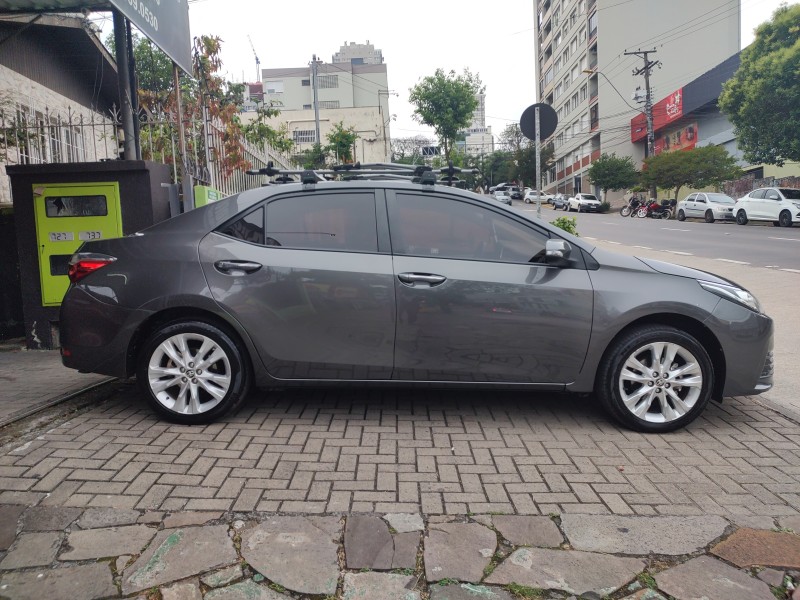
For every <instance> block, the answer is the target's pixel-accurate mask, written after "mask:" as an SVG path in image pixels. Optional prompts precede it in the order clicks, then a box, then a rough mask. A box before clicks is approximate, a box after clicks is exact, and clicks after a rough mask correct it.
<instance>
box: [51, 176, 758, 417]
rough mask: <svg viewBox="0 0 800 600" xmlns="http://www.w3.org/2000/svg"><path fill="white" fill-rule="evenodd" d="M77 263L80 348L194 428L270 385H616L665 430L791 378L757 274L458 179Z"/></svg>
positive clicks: (191, 222)
mask: <svg viewBox="0 0 800 600" xmlns="http://www.w3.org/2000/svg"><path fill="white" fill-rule="evenodd" d="M423 181H424V180H423ZM529 215H530V216H529ZM69 276H70V280H71V282H72V283H71V285H70V287H69V290H68V291H67V294H66V297H65V298H64V301H63V304H62V306H61V343H62V349H61V352H62V357H63V362H64V364H65V365H66V366H67V367H71V368H74V369H78V370H80V371H84V372H95V373H102V374H107V375H113V376H117V377H131V376H134V375H135V376H136V379H137V382H138V385H139V387H140V389H141V394H142V396H143V398H145V399H146V401H147V402H149V404H150V405H151V406H152V408H153V409H154V410H155V411H157V412H158V413H159V414H161V415H163V416H164V417H165V418H167V419H170V420H173V421H177V422H180V423H187V424H194V423H206V422H209V421H213V420H215V419H219V418H220V417H222V416H223V415H225V414H227V413H229V412H230V411H233V410H235V409H236V408H237V407H238V406H239V405H240V404H241V402H242V401H243V400H244V398H245V397H246V395H247V393H248V390H250V389H251V388H252V387H253V386H258V387H260V388H263V389H266V390H269V388H271V387H281V388H285V387H288V386H293V385H295V386H302V385H309V384H313V385H317V386H319V385H359V386H364V385H370V384H373V385H378V384H380V385H384V384H387V383H388V384H394V385H397V386H414V385H424V386H428V387H430V386H441V387H448V388H484V389H487V388H488V389H509V388H511V389H517V390H527V391H529V392H531V402H534V401H535V398H534V394H533V392H562V391H569V392H577V393H588V392H594V393H595V395H594V397H595V398H596V399H597V401H598V402H599V403H600V404H601V405H602V406H603V407H604V408H605V409H606V410H607V411H608V413H609V414H610V415H611V416H612V417H613V418H614V419H616V420H618V421H619V422H621V423H623V424H625V425H627V426H628V427H631V428H634V429H637V430H641V431H646V432H665V431H670V430H674V429H677V428H679V427H682V426H684V425H686V424H688V423H690V422H691V421H692V420H693V419H695V418H696V417H697V416H698V415H699V414H700V413H701V412H702V411H703V409H704V408H705V407H706V405H707V404H708V402H709V401H710V400H711V399H712V398H713V399H716V400H721V399H722V397H723V396H739V395H747V394H756V393H760V392H763V391H765V390H768V389H769V388H770V387H771V385H772V374H773V362H772V361H773V359H772V335H773V324H772V320H771V319H770V318H769V317H768V316H767V315H765V314H764V312H763V310H762V308H761V306H760V305H759V303H758V301H757V300H756V299H755V298H754V297H753V296H752V295H751V294H750V293H749V292H748V291H747V290H745V289H743V288H742V287H741V286H738V285H736V284H735V283H733V282H731V281H728V280H726V279H722V278H720V277H717V276H715V275H712V274H710V273H705V272H701V271H696V270H693V269H689V268H685V267H680V266H675V265H672V264H668V263H663V262H659V261H655V260H648V259H643V258H636V257H629V256H623V255H620V254H615V253H613V252H609V251H606V250H603V249H600V248H598V247H595V246H593V245H592V244H591V243H590V242H589V241H587V240H584V239H582V238H577V237H573V236H571V235H570V234H568V233H566V232H564V231H562V230H561V229H558V228H555V227H554V226H552V225H550V224H549V223H547V222H545V221H544V220H540V219H537V218H535V217H534V216H533V215H532V213H522V212H521V211H517V210H515V209H513V208H510V207H506V206H504V205H502V204H500V203H498V202H496V201H495V200H492V199H490V198H485V197H481V196H479V195H476V194H473V193H471V192H468V191H463V190H458V189H454V188H451V187H445V186H440V185H438V184H430V183H412V182H410V181H391V180H385V181H355V180H353V181H330V182H319V183H316V184H309V183H306V184H287V185H281V186H269V187H261V188H258V189H253V190H250V191H247V192H243V193H240V194H237V195H234V196H231V197H229V198H226V199H223V200H221V201H219V202H216V203H214V204H211V205H208V206H205V207H202V208H199V209H196V210H192V211H191V212H187V213H185V214H183V215H181V216H179V217H175V218H173V219H170V220H168V221H165V222H163V223H159V224H157V225H155V226H153V227H150V228H149V229H146V230H144V231H142V232H140V233H137V234H134V235H132V236H128V237H125V238H120V239H108V240H98V241H91V242H86V243H85V244H84V245H83V246H82V247H81V248H80V249H79V251H78V253H77V254H75V255H74V256H73V257H72V260H71V263H70V268H69Z"/></svg>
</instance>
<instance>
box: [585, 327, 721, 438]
mask: <svg viewBox="0 0 800 600" xmlns="http://www.w3.org/2000/svg"><path fill="white" fill-rule="evenodd" d="M670 353H671V354H672V357H671V358H669V363H670V364H668V365H667V364H661V363H662V361H663V360H664V359H665V358H667V357H668V355H669V354H670ZM641 366H644V367H650V368H651V369H653V370H652V371H647V372H642V371H641V369H640V368H639V367H641ZM654 366H655V367H656V368H653V367H654ZM654 373H657V374H658V376H653V375H654ZM664 374H666V375H667V377H663V375H664ZM643 375H644V381H643V377H642V376H643ZM698 379H699V381H697V380H698ZM680 382H683V383H684V384H683V385H680ZM713 387H714V366H713V364H712V363H711V359H710V358H709V356H708V353H707V352H706V350H705V348H703V346H702V345H701V344H700V342H698V341H697V340H696V339H695V338H694V337H693V336H692V335H690V334H688V333H686V332H685V331H681V330H679V329H676V328H674V327H669V326H666V325H643V326H640V327H636V328H634V329H632V330H630V331H628V332H626V333H624V334H622V335H621V336H619V337H618V338H617V339H616V340H614V341H613V342H612V343H611V344H610V345H609V347H608V348H607V349H606V353H605V355H604V356H603V360H602V361H601V362H600V365H599V367H598V371H597V380H596V388H595V389H596V392H597V395H598V397H599V399H600V402H601V404H602V405H603V407H604V408H605V409H606V411H608V413H609V414H610V415H611V416H612V417H613V418H614V419H615V420H617V421H618V422H620V423H622V424H623V425H626V426H628V427H631V428H632V429H635V430H637V431H643V432H650V433H664V432H667V431H674V430H676V429H680V428H681V427H685V426H686V425H688V424H689V423H691V422H692V421H693V420H694V419H696V418H697V416H698V415H699V414H700V413H701V412H703V409H704V408H705V407H706V405H707V404H708V401H709V400H710V399H711V393H712V391H713ZM647 390H652V391H647ZM626 401H627V404H626ZM629 406H630V408H629Z"/></svg>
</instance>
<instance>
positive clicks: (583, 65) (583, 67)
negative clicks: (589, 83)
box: [580, 54, 589, 71]
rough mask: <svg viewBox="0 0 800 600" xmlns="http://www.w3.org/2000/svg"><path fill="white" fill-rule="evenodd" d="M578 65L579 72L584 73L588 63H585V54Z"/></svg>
mask: <svg viewBox="0 0 800 600" xmlns="http://www.w3.org/2000/svg"><path fill="white" fill-rule="evenodd" d="M580 64H581V71H585V70H586V69H588V68H589V63H588V62H586V55H585V54H584V55H583V56H581V63H580Z"/></svg>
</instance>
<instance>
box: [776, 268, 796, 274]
mask: <svg viewBox="0 0 800 600" xmlns="http://www.w3.org/2000/svg"><path fill="white" fill-rule="evenodd" d="M780 270H781V271H786V272H787V273H797V274H800V269H780Z"/></svg>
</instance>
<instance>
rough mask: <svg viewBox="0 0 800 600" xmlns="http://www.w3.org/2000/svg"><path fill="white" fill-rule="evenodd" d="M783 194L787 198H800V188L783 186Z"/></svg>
mask: <svg viewBox="0 0 800 600" xmlns="http://www.w3.org/2000/svg"><path fill="white" fill-rule="evenodd" d="M781 194H783V197H784V198H786V199H787V200H800V190H796V189H793V188H781Z"/></svg>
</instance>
